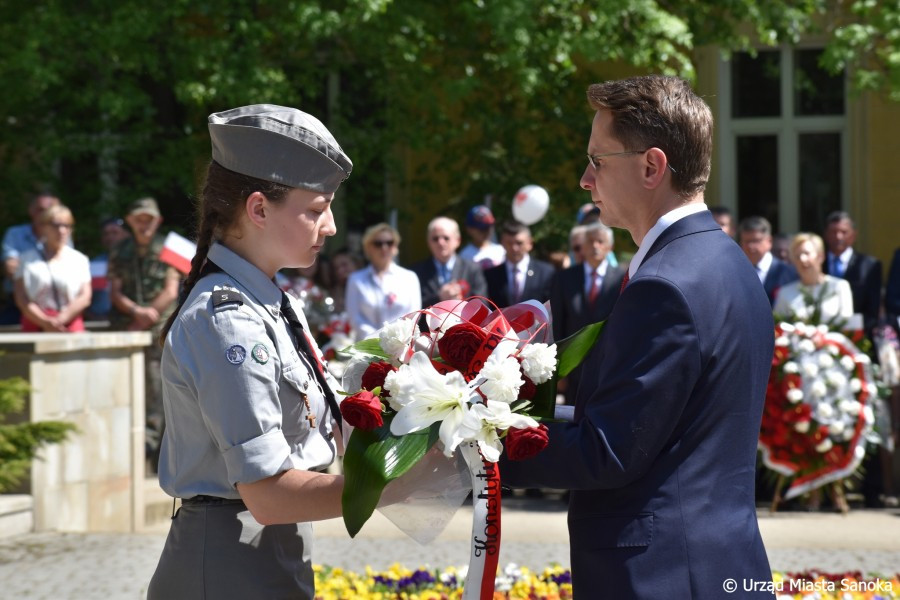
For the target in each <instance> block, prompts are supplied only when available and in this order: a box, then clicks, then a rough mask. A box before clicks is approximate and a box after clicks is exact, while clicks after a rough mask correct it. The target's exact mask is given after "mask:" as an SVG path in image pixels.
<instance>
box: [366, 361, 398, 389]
mask: <svg viewBox="0 0 900 600" xmlns="http://www.w3.org/2000/svg"><path fill="white" fill-rule="evenodd" d="M396 370H397V369H396V368H395V367H394V366H393V365H391V364H389V363H386V362H382V361H379V362H373V363H369V366H368V367H367V368H366V372H365V373H363V376H362V388H363V389H364V390H369V391H370V392H371V391H372V390H374V389H375V388H377V387H380V388H381V389H382V393H383V394H384V395H385V396H390V394H389V393H388V392H387V391H383V390H384V380H385V378H386V377H387V374H388V373H390V372H391V371H396Z"/></svg>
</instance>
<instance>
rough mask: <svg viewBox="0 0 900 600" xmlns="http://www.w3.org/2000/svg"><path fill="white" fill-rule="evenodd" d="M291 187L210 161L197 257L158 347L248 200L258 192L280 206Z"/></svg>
mask: <svg viewBox="0 0 900 600" xmlns="http://www.w3.org/2000/svg"><path fill="white" fill-rule="evenodd" d="M291 189H292V188H291V187H289V186H286V185H282V184H280V183H274V182H272V181H266V180H264V179H257V178H256V177H250V176H249V175H241V174H240V173H235V172H234V171H231V170H229V169H226V168H225V167H223V166H222V165H220V164H219V163H217V162H216V161H214V160H213V161H210V163H209V167H208V168H207V170H206V180H205V183H204V184H203V190H202V192H201V193H200V201H199V202H198V203H197V222H198V225H197V253H196V254H194V258H193V259H192V260H191V271H190V272H189V273H188V274H187V277H185V279H184V283H183V284H182V286H181V293H180V294H179V296H178V308H177V309H176V310H175V311H173V312H172V314H171V315H170V316H169V319H168V320H167V321H166V324H165V326H164V327H163V329H162V332H161V333H160V336H159V345H160V346H162V345H163V344H164V343H165V341H166V335H168V333H169V329H171V328H172V323H174V322H175V319H176V318H177V317H178V313H179V312H180V311H181V307H182V306H184V302H185V300H187V297H188V295H189V294H190V293H191V290H192V289H194V286H195V285H196V284H197V282H198V281H199V280H200V278H201V277H203V275H205V274H206V273H204V272H203V267H204V265H205V264H206V256H207V254H209V249H210V247H211V246H212V244H213V242H215V241H216V240H220V239H222V237H224V235H225V233H226V232H228V231H229V229H231V227H232V226H233V225H234V224H235V223H236V222H237V220H238V219H239V218H240V215H241V212H242V210H243V207H244V203H245V201H246V200H247V197H248V196H249V195H250V194H252V193H253V192H260V193H261V194H263V195H264V196H265V197H266V198H267V199H268V200H269V201H270V202H273V203H276V204H277V203H279V202H281V201H282V200H284V198H285V196H287V194H288V193H289V192H290V191H291Z"/></svg>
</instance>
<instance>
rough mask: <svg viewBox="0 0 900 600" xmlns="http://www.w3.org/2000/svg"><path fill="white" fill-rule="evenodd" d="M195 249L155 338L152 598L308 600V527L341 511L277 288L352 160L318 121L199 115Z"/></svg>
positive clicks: (301, 343) (327, 450)
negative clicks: (157, 423)
mask: <svg viewBox="0 0 900 600" xmlns="http://www.w3.org/2000/svg"><path fill="white" fill-rule="evenodd" d="M209 131H210V137H211V138H212V158H213V160H212V162H211V163H210V165H209V169H208V172H207V176H206V183H205V186H204V188H203V192H202V195H201V199H200V206H199V213H200V214H199V234H198V240H197V254H196V256H195V257H194V259H193V262H192V268H191V272H190V273H189V274H188V276H187V278H186V280H185V284H184V290H183V292H182V296H181V302H180V305H179V308H178V310H177V311H176V313H175V314H174V315H173V316H172V317H171V318H170V319H169V322H168V323H167V324H166V327H165V329H164V331H163V340H164V341H163V357H162V377H163V402H164V406H165V412H166V421H167V423H168V427H167V429H166V432H165V436H164V438H163V445H162V452H161V456H160V463H159V481H160V485H161V486H162V488H163V489H164V490H165V491H166V492H167V493H168V494H170V495H171V496H173V497H175V498H181V499H182V506H181V508H180V509H179V510H178V512H177V513H176V514H175V515H174V516H173V519H172V525H171V529H170V532H169V536H168V539H167V540H166V545H165V548H164V550H163V553H162V556H161V557H160V561H159V565H158V566H157V569H156V573H155V574H154V576H153V579H152V580H151V582H150V587H149V591H148V598H150V599H151V600H154V599H158V598H159V599H163V598H165V599H166V600H171V599H175V598H215V599H219V598H241V599H248V598H261V599H262V598H265V599H267V600H268V599H272V598H313V597H314V589H313V572H312V564H311V561H310V552H311V549H312V528H311V525H310V524H309V522H310V521H315V520H319V519H327V518H333V517H337V516H339V515H340V507H341V498H340V497H341V491H342V488H343V478H342V477H341V476H339V475H329V474H326V473H322V472H321V471H322V470H324V469H325V468H326V467H327V466H328V465H329V464H331V462H332V461H333V460H334V458H335V454H336V449H335V440H334V436H333V431H332V421H337V423H338V425H337V426H335V430H339V423H340V412H339V411H338V410H337V405H336V403H335V401H334V397H335V394H334V392H333V391H332V390H331V389H330V388H331V385H332V384H334V381H333V380H331V379H330V378H329V377H328V375H327V374H326V372H325V370H324V369H323V368H322V365H321V363H320V362H319V360H320V359H319V356H320V354H319V352H318V348H316V347H315V343H314V342H312V345H311V344H310V342H311V338H310V337H308V336H307V335H306V331H305V330H306V329H307V325H306V319H305V318H304V316H303V313H302V311H301V310H298V309H297V308H296V307H294V306H293V305H292V304H291V300H290V298H289V297H288V296H286V295H284V294H283V293H282V292H281V290H280V289H279V288H278V287H277V286H276V285H275V283H274V282H273V278H274V276H275V273H276V272H277V271H278V270H279V269H282V268H285V267H307V266H309V265H311V264H312V263H313V261H315V260H316V257H317V255H318V253H319V251H320V250H321V248H322V245H323V244H324V243H325V240H326V238H327V237H328V236H331V235H334V233H335V231H336V229H335V225H334V219H333V216H332V213H331V202H332V199H333V197H334V193H335V191H336V190H337V188H338V186H339V185H340V183H341V182H342V181H343V180H344V179H346V178H347V176H348V175H349V174H350V171H351V168H352V163H351V162H350V159H349V158H348V157H347V156H346V155H345V154H344V152H343V151H342V150H341V148H340V146H339V145H338V143H337V142H336V141H335V139H334V137H332V135H331V134H330V133H329V132H328V130H327V129H326V128H325V127H324V126H323V125H322V123H320V122H319V121H318V120H317V119H316V118H314V117H312V116H310V115H308V114H306V113H303V112H301V111H299V110H296V109H292V108H285V107H281V106H274V105H254V106H246V107H242V108H236V109H233V110H229V111H226V112H222V113H216V114H213V115H210V117H209Z"/></svg>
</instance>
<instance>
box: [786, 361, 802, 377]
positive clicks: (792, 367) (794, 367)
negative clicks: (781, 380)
mask: <svg viewBox="0 0 900 600" xmlns="http://www.w3.org/2000/svg"><path fill="white" fill-rule="evenodd" d="M784 372H785V373H789V374H794V373H799V372H800V365H798V364H797V363H795V362H794V361H792V360H789V361H788V362H786V363H784Z"/></svg>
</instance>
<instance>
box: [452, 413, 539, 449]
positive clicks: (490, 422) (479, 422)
mask: <svg viewBox="0 0 900 600" xmlns="http://www.w3.org/2000/svg"><path fill="white" fill-rule="evenodd" d="M537 426H538V423H537V421H535V420H534V419H532V418H531V417H529V416H526V415H520V414H518V413H514V412H513V411H512V409H510V408H509V404H505V403H503V402H489V403H488V404H486V405H485V404H473V405H472V406H471V407H470V408H469V410H468V411H467V412H466V414H465V416H464V417H463V419H462V422H461V423H460V425H459V431H458V433H457V437H458V441H456V445H459V444H460V443H461V442H464V441H466V442H472V441H476V442H478V448H479V449H480V450H481V454H482V455H483V456H484V458H485V460H489V461H491V462H497V461H498V460H500V453H501V452H503V444H502V443H501V442H500V437H499V435H498V434H497V430H498V429H501V430H502V429H509V428H510V427H516V428H518V429H527V428H529V427H537ZM456 445H454V446H453V447H451V448H447V447H446V446H445V449H446V452H448V454H452V453H453V450H455V449H456Z"/></svg>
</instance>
